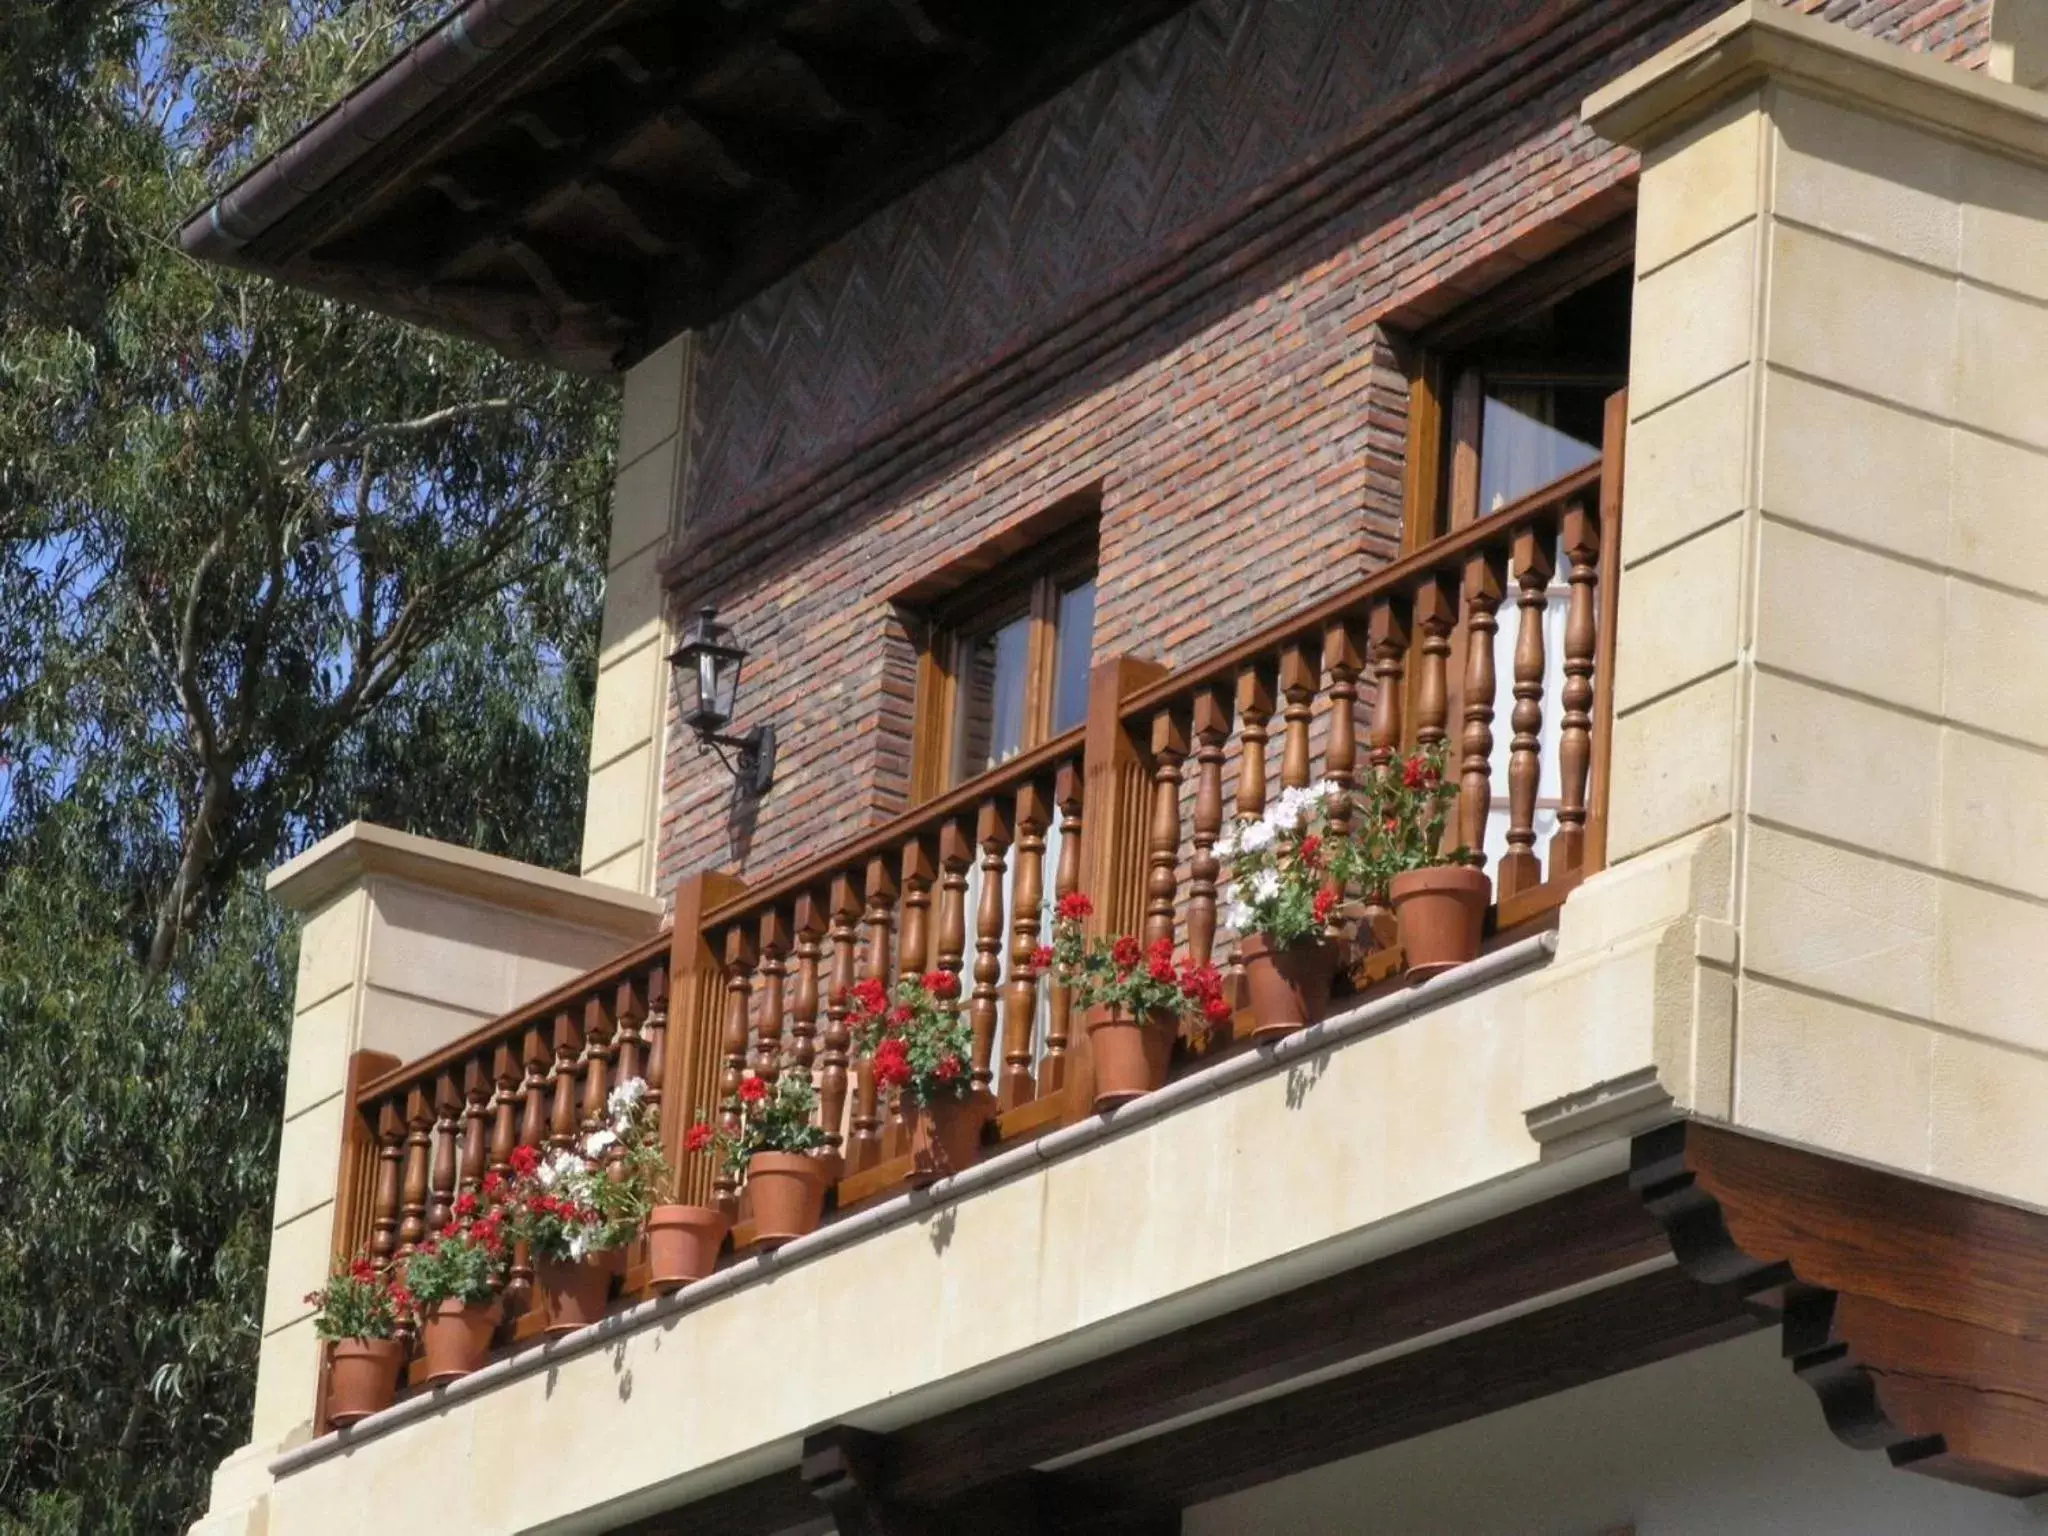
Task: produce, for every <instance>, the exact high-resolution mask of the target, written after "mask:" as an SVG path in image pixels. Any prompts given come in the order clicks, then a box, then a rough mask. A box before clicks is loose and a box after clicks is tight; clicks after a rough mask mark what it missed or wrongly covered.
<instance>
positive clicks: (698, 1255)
mask: <svg viewBox="0 0 2048 1536" xmlns="http://www.w3.org/2000/svg"><path fill="white" fill-rule="evenodd" d="M736 1148H737V1144H736V1143H735V1142H734V1141H733V1140H732V1138H730V1137H726V1136H721V1135H720V1134H719V1133H718V1131H717V1130H716V1129H715V1128H714V1127H712V1126H711V1125H709V1124H707V1123H705V1122H704V1121H702V1120H700V1121H698V1122H697V1123H696V1124H695V1125H693V1126H691V1127H690V1129H689V1131H688V1133H687V1134H686V1135H685V1136H684V1137H683V1151H684V1152H686V1153H688V1154H690V1155H691V1156H693V1157H695V1156H703V1155H706V1154H713V1155H716V1156H717V1157H718V1159H719V1160H720V1161H721V1162H722V1163H723V1164H724V1165H725V1167H726V1168H727V1170H728V1171H729V1172H731V1173H733V1174H734V1175H737V1174H739V1172H740V1171H741V1169H742V1168H743V1167H744V1166H745V1164H744V1162H743V1160H742V1159H740V1158H739V1157H737V1156H736V1155H735V1152H736ZM731 1230H732V1223H731V1222H730V1221H728V1220H727V1219H726V1215H725V1212H723V1211H721V1210H719V1209H718V1207H716V1206H713V1205H682V1204H679V1203H676V1202H673V1201H664V1202H663V1203H662V1204H660V1205H657V1206H655V1207H654V1209H653V1210H652V1211H650V1212H648V1215H647V1278H648V1283H649V1284H650V1285H652V1286H653V1287H654V1288H655V1289H656V1290H657V1291H675V1290H680V1289H682V1287H684V1286H686V1285H688V1284H690V1283H691V1282H692V1281H695V1280H702V1279H703V1278H704V1277H705V1276H706V1275H708V1274H710V1273H711V1272H712V1270H714V1269H716V1268H717V1267H718V1255H719V1253H720V1251H721V1250H722V1249H723V1248H724V1247H725V1237H726V1233H728V1232H730V1231H731Z"/></svg>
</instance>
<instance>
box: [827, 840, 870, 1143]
mask: <svg viewBox="0 0 2048 1536" xmlns="http://www.w3.org/2000/svg"><path fill="white" fill-rule="evenodd" d="M862 905H863V902H862V900H861V895H860V890H859V887H858V886H857V885H856V884H855V882H854V881H853V879H852V878H851V877H850V876H847V875H835V876H834V877H833V879H832V894H831V910H830V913H829V916H828V920H827V921H828V926H827V928H826V942H827V943H828V944H829V945H830V946H831V950H832V984H831V986H830V987H828V988H827V989H826V992H825V1054H824V1058H823V1060H822V1062H821V1064H820V1071H819V1074H818V1121H819V1124H821V1125H823V1126H824V1128H825V1141H826V1144H827V1146H828V1148H829V1149H830V1151H831V1152H832V1153H833V1154H835V1155H836V1154H837V1153H838V1151H839V1149H840V1148H841V1147H842V1146H843V1145H844V1144H845V1134H844V1131H845V1125H846V1065H847V1056H848V1053H849V1050H850V1048H851V1046H852V1043H853V1035H852V1032H851V1031H850V1030H849V1029H848V1028H847V1023H846V1016H847V1012H848V1002H847V999H848V996H849V995H850V994H851V993H852V991H853V983H854V980H855V978H856V977H857V976H858V974H859V970H858V956H857V954H856V951H857V949H858V947H859V937H858V934H857V933H856V931H855V929H856V924H858V923H859V921H860V914H861V908H862Z"/></svg>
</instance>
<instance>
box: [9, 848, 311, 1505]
mask: <svg viewBox="0 0 2048 1536" xmlns="http://www.w3.org/2000/svg"><path fill="white" fill-rule="evenodd" d="M53 831H54V829H53ZM52 841H53V842H56V843H58V844H59V846H58V847H55V848H52V849H51V850H49V854H50V856H49V857H46V858H42V859H36V860H34V861H32V862H24V863H21V864H17V865H16V866H14V867H13V868H11V869H9V870H8V871H7V872H6V873H5V874H4V876H0V1060H4V1061H5V1062H6V1071H5V1072H4V1073H0V1147H4V1148H5V1149H6V1157H5V1164H4V1169H0V1447H4V1453H0V1529H7V1530H26V1531H39V1532H41V1531H48V1532H58V1531H70V1530H77V1531H80V1532H92V1533H95V1536H100V1533H113V1536H119V1533H123V1532H129V1531H135V1532H154V1531H166V1530H171V1529H174V1528H178V1527H180V1526H181V1524H182V1522H183V1521H185V1520H186V1519H188V1518H189V1517H190V1516H191V1515H192V1514H193V1513H194V1506H195V1503H196V1501H197V1499H198V1497H199V1496H200V1494H201V1491H202V1490H203V1488H204V1486H205V1482H204V1479H205V1475H206V1473H207V1471H208V1470H209V1468H208V1467H206V1466H204V1465H201V1464H200V1463H202V1462H203V1461H205V1460H207V1459H208V1458H211V1459H214V1460H217V1459H218V1458H219V1457H220V1456H221V1455H223V1454H225V1452H226V1451H227V1450H229V1449H232V1448H233V1446H234V1445H235V1444H237V1443H238V1441H239V1438H240V1437H241V1436H242V1435H243V1434H244V1433H245V1432H246V1428H247V1423H248V1413H249V1392H250V1386H251V1382H252V1380H253V1376H254V1370H255V1362H256V1325H257V1322H258V1318H259V1315H260V1313H261V1310H262V1298H263V1269H264V1263H265V1260H266V1258H267V1256H268V1249H269V1230H268V1229H269V1213H270V1201H271V1188H272V1183H273V1180H274V1177H275V1166H274V1163H275V1157H276V1150H277V1127H278V1121H279V1115H280V1111H281V1108H282V1101H283V1087H284V1048H283V1032H282V1030H281V1029H280V1027H279V1021H280V1020H281V1019H283V1018H285V1017H287V1016H288V1015H289V1012H290V1006H291V1004H290V998H291V976H292V969H293V965H294V963H295V952H296V942H295V935H294V934H293V933H292V931H291V929H290V927H289V925H288V924H287V923H286V922H285V921H283V920H282V919H281V917H280V914H279V913H278V912H277V910H276V908H275V907H274V906H272V905H271V904H270V903H269V902H268V901H266V900H265V899H264V898H263V896H262V894H261V892H260V891H258V890H256V889H254V888H253V886H243V887H241V888H239V889H237V890H236V891H234V892H232V893H230V896H229V898H228V899H227V900H226V902H225V903H224V904H223V906H222V909H221V911H220V914H219V916H218V918H217V919H216V920H215V921H214V922H213V923H212V924H211V925H210V928H209V931H208V932H207V933H206V934H205V935H204V936H203V937H201V938H200V939H199V940H198V941H197V942H195V943H194V944H192V945H190V946H189V947H188V948H187V949H186V950H185V951H184V952H183V953H182V954H181V955H180V956H179V957H178V959H177V961H176V963H175V964H174V965H173V966H172V967H171V969H170V971H169V972H168V973H167V974H166V975H164V976H162V977H151V976H148V975H145V974H144V973H143V971H142V970H141V968H140V967H138V966H137V965H136V963H135V960H134V957H133V955H132V954H131V953H130V952H129V950H128V947H127V945H126V944H125V943H124V942H123V941H122V939H121V938H120V936H119V935H117V934H109V933H108V932H107V931H106V929H105V925H104V923H103V922H102V921H101V918H102V913H101V912H100V910H99V909H100V907H101V905H102V902H103V898H102V897H101V895H100V893H99V892H98V891H96V890H94V889H92V888H91V887H90V886H89V885H88V884H86V883H85V882H84V881H81V880H78V879H77V878H76V877H75V876H70V875H67V873H66V860H65V858H64V857H63V854H64V847H63V844H64V843H65V841H66V840H64V839H61V838H56V837H55V836H54V835H53V836H52Z"/></svg>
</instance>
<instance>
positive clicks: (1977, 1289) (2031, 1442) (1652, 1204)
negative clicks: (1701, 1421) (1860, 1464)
mask: <svg viewBox="0 0 2048 1536" xmlns="http://www.w3.org/2000/svg"><path fill="white" fill-rule="evenodd" d="M1632 1161H1633V1171H1632V1173H1631V1175H1630V1177H1631V1182H1633V1183H1634V1185H1635V1186H1636V1188H1637V1189H1638V1190H1639V1191H1640V1192H1641V1195H1642V1198H1643V1201H1644V1204H1645V1206H1646V1207H1647V1208H1648V1209H1649V1210H1650V1211H1651V1212H1652V1213H1653V1214H1654V1215H1655V1216H1656V1217H1657V1218H1658V1220H1659V1221H1660V1222H1661V1223H1662V1224H1663V1225H1664V1228H1665V1230H1666V1231H1667V1232H1668V1233H1669V1235H1670V1239H1671V1246H1672V1249H1673V1251H1674V1252H1675V1253H1676V1254H1677V1256H1678V1259H1679V1262H1680V1264H1681V1265H1682V1266H1683V1267H1684V1269H1685V1271H1686V1272H1687V1273H1688V1274H1690V1275H1692V1276H1694V1277H1695V1278H1696V1279H1698V1280H1700V1281H1702V1282H1704V1283H1707V1284H1710V1285H1720V1286H1729V1287H1732V1288H1734V1289H1735V1290H1737V1291H1738V1292H1739V1293H1740V1294H1742V1295H1743V1296H1744V1297H1745V1298H1746V1299H1747V1300H1749V1301H1750V1302H1751V1303H1752V1304H1754V1305H1756V1306H1758V1307H1759V1308H1762V1309H1765V1310H1767V1311H1768V1312H1770V1313H1771V1314H1774V1315H1775V1316H1777V1317H1778V1318H1779V1319H1780V1320H1781V1323H1782V1328H1783V1335H1784V1346H1785V1356H1786V1358H1787V1359H1788V1360H1789V1361H1790V1362H1791V1364H1792V1369H1793V1370H1794V1372H1795V1373H1796V1374H1797V1375H1798V1376H1799V1378H1800V1379H1801V1380H1802V1381H1804V1382H1806V1383H1807V1384H1808V1385H1809V1386H1810V1387H1812V1388H1813V1390H1814V1392H1815V1394H1816V1395H1817V1396H1818V1397H1819V1399H1820V1403H1821V1409H1822V1412H1823V1413H1824V1414H1825V1415H1826V1418H1827V1422H1828V1426H1829V1428H1831V1429H1832V1430H1833V1431H1834V1432H1835V1434H1836V1436H1837V1437H1838V1438H1839V1439H1841V1440H1842V1441H1843V1442H1844V1443H1846V1444H1848V1445H1852V1446H1856V1447H1858V1448H1861V1449H1866V1450H1877V1449H1882V1450H1884V1451H1885V1452H1886V1453H1887V1454H1888V1455H1889V1456H1890V1458H1891V1460H1892V1462H1893V1463H1894V1464H1895V1465H1898V1466H1904V1467H1910V1468H1911V1469H1913V1470H1914V1471H1917V1472H1924V1473H1927V1474H1929V1475H1931V1476H1935V1477H1940V1478H1944V1479H1947V1480H1949V1481H1952V1482H1959V1483H1965V1484H1968V1485H1970V1486H1972V1487H1976V1488H1983V1489H1987V1490H1990V1491H1992V1492H1996V1493H2005V1494H2011V1495H2015V1496H2024V1495H2030V1494H2034V1493H2039V1492H2042V1491H2044V1490H2048V1217H2042V1216H2038V1215H2035V1214H2033V1213H2031V1212H2027V1211H2022V1210H2018V1209H2015V1208H2014V1207H2011V1206H2006V1205H2001V1204H1999V1203H1997V1202H1996V1201H1991V1200H1985V1199H1982V1198H1979V1197H1977V1196H1972V1195H1964V1194H1960V1193H1957V1192H1955V1191H1953V1190H1945V1189H1938V1188H1936V1187H1934V1186H1933V1185H1929V1184H1922V1183H1920V1182H1918V1181H1917V1180H1913V1179H1909V1178H1906V1177H1904V1176H1902V1175H1899V1174H1890V1173H1883V1172H1879V1171H1878V1170H1876V1169H1871V1168H1863V1167H1859V1166H1856V1165H1853V1164H1850V1163H1844V1162H1839V1161H1837V1160H1835V1159H1833V1158H1829V1157H1823V1156H1821V1155H1819V1154H1817V1153H1812V1152H1802V1151H1799V1150H1797V1149H1794V1148H1790V1147H1784V1146H1780V1145H1778V1144H1776V1143H1774V1142H1767V1141H1763V1140H1760V1139H1758V1138H1756V1137H1751V1136H1743V1135H1740V1134H1737V1133H1735V1132H1733V1131H1729V1130H1725V1129H1722V1128H1720V1127H1716V1126H1711V1125H1705V1124H1700V1123H1690V1124H1686V1123H1681V1124H1677V1125H1672V1126H1667V1127H1664V1128H1663V1129H1661V1130H1658V1131H1654V1132H1651V1133H1649V1134H1647V1135H1645V1136H1643V1137H1641V1138H1639V1139H1638V1140H1637V1142H1636V1144H1635V1148H1634V1153H1633V1160H1632Z"/></svg>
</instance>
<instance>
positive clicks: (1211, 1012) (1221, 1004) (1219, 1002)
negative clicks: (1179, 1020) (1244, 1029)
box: [1202, 994, 1230, 1024]
mask: <svg viewBox="0 0 2048 1536" xmlns="http://www.w3.org/2000/svg"><path fill="white" fill-rule="evenodd" d="M1202 1017H1203V1018H1205V1019H1207V1020H1208V1021H1209V1022H1210V1023H1211V1024H1222V1023H1224V1022H1226V1021H1227V1020H1228V1019H1229V1018H1230V1004H1229V1003H1228V1002H1226V1001H1225V1000H1224V999H1223V997H1222V996H1221V995H1220V994H1219V995H1217V996H1215V997H1212V998H1210V999H1209V1000H1208V1001H1207V1002H1205V1003H1203V1004H1202Z"/></svg>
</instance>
